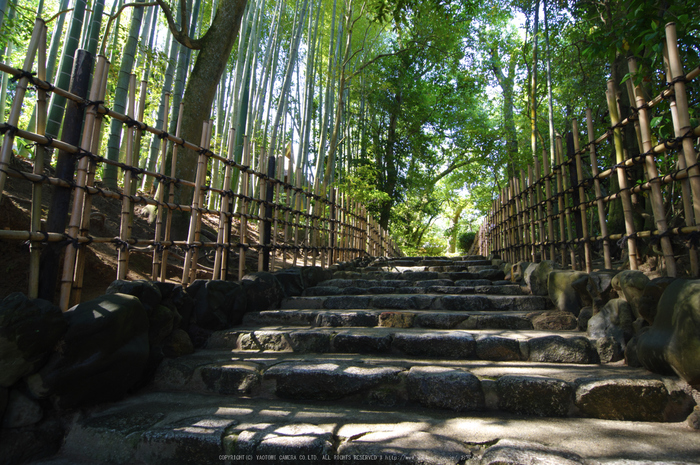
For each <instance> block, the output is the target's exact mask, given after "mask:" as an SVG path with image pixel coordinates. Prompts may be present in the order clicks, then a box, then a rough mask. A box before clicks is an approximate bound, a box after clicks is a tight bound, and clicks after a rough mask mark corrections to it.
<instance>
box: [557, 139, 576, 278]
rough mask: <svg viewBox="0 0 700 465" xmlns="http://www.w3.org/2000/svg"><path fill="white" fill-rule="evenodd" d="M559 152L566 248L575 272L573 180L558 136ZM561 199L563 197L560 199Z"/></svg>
mask: <svg viewBox="0 0 700 465" xmlns="http://www.w3.org/2000/svg"><path fill="white" fill-rule="evenodd" d="M557 152H559V164H560V165H561V170H560V172H561V177H562V189H563V190H562V192H563V194H564V215H565V218H566V231H567V236H566V237H567V239H568V240H569V242H568V244H570V245H565V246H564V248H565V249H566V248H567V247H568V248H569V255H570V258H571V269H573V270H578V264H577V263H576V250H575V248H574V239H575V236H576V234H575V231H574V228H573V226H572V224H571V203H572V202H570V200H571V199H570V197H569V193H568V192H569V179H571V177H570V176H571V175H570V171H569V173H567V172H566V170H570V168H569V167H568V166H569V164H568V163H564V148H563V145H562V139H561V135H560V134H557ZM560 198H561V197H560Z"/></svg>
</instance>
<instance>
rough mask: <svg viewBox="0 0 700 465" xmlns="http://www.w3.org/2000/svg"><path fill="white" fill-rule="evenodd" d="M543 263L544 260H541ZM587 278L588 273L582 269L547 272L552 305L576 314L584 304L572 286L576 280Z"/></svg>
mask: <svg viewBox="0 0 700 465" xmlns="http://www.w3.org/2000/svg"><path fill="white" fill-rule="evenodd" d="M543 263H544V262H543ZM586 280H588V273H584V272H582V271H559V270H554V271H551V272H550V273H549V277H548V281H547V288H548V292H549V298H550V299H551V300H552V302H553V303H554V306H555V307H556V308H557V309H558V310H559V311H562V312H570V313H573V314H574V315H576V316H578V314H579V312H580V311H581V309H582V308H583V307H585V305H584V301H583V299H582V298H581V295H580V294H579V293H578V292H577V291H576V289H575V288H574V284H575V283H577V281H579V282H580V281H586Z"/></svg>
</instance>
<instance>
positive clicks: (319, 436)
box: [231, 424, 334, 465]
mask: <svg viewBox="0 0 700 465" xmlns="http://www.w3.org/2000/svg"><path fill="white" fill-rule="evenodd" d="M261 426H262V425H261ZM234 441H235V450H234V451H232V452H235V454H232V455H237V456H244V457H246V459H245V461H246V463H251V464H269V463H282V462H289V463H302V462H303V463H308V464H309V465H314V464H321V463H324V457H330V456H332V455H333V453H334V446H333V442H332V441H333V436H332V434H331V433H329V432H328V431H325V430H323V429H322V428H320V427H318V426H316V425H309V424H294V425H285V426H282V427H278V426H269V425H268V426H267V427H266V428H265V427H261V428H255V429H250V430H246V431H242V432H240V434H238V435H237V436H236V437H235V438H232V441H231V442H234ZM301 457H304V459H303V460H302V459H301ZM326 462H327V460H326Z"/></svg>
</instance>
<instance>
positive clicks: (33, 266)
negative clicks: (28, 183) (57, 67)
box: [27, 24, 46, 299]
mask: <svg viewBox="0 0 700 465" xmlns="http://www.w3.org/2000/svg"><path fill="white" fill-rule="evenodd" d="M37 77H38V78H39V79H41V80H42V81H46V24H42V27H41V35H40V36H39V50H38V54H37ZM36 115H37V121H36V133H37V134H39V135H42V136H43V135H44V132H45V131H46V91H45V90H42V89H41V88H39V89H38V90H37V99H36ZM45 155H46V147H45V146H43V145H38V144H37V145H36V146H35V149H34V174H39V175H41V174H43V172H44V157H45ZM42 187H43V183H39V182H35V183H34V184H33V185H32V211H31V227H30V230H31V231H32V232H33V233H34V232H39V230H41V189H42ZM40 258H41V242H38V241H32V242H30V245H29V289H28V292H27V295H28V296H29V298H30V299H36V298H37V297H38V296H39V265H40V263H39V262H40Z"/></svg>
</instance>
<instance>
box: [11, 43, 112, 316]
mask: <svg viewBox="0 0 700 465" xmlns="http://www.w3.org/2000/svg"><path fill="white" fill-rule="evenodd" d="M99 58H100V59H98V61H97V70H96V73H95V75H96V76H99V75H100V71H101V69H100V68H101V67H103V68H104V69H105V71H102V72H104V73H106V72H107V71H106V68H107V65H106V63H107V60H106V58H104V57H103V56H100V57H99ZM103 81H104V79H93V81H92V86H91V89H90V100H91V101H93V102H95V101H97V100H98V98H99V95H100V94H101V92H100V87H101V84H102V82H103ZM95 114H96V108H95V106H94V105H90V106H89V107H88V109H87V112H86V114H85V123H84V125H83V128H84V130H83V137H82V140H81V142H80V148H81V149H83V150H89V149H90V148H91V141H92V135H93V131H94V126H95V124H94V123H95ZM6 140H7V139H6ZM89 163H90V160H89V157H82V158H80V161H79V163H78V169H77V172H76V177H75V186H76V188H75V189H74V195H73V208H72V213H71V217H70V223H69V225H68V238H69V240H70V241H71V242H72V243H73V245H74V246H73V247H66V251H65V256H64V261H63V274H62V275H61V295H60V297H59V307H61V310H63V311H64V312H65V311H66V310H68V304H69V303H70V297H71V287H72V285H73V272H74V271H75V264H76V252H77V249H78V247H77V246H78V242H77V240H78V235H79V234H80V220H81V218H82V214H83V201H84V200H85V195H86V194H85V192H86V189H85V188H86V181H87V178H88V173H87V172H88V165H89Z"/></svg>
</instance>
